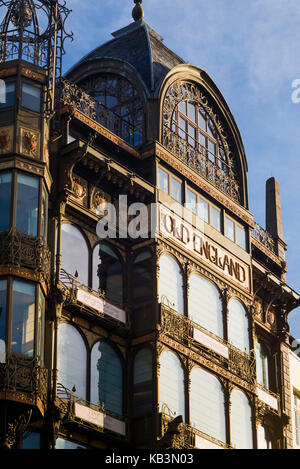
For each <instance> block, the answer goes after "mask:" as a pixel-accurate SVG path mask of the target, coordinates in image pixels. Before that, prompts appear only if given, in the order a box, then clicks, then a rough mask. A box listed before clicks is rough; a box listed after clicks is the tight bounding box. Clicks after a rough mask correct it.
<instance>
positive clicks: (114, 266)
mask: <svg viewBox="0 0 300 469" xmlns="http://www.w3.org/2000/svg"><path fill="white" fill-rule="evenodd" d="M99 288H100V290H102V291H104V292H105V296H106V298H107V300H108V301H112V302H113V303H118V304H119V305H122V303H123V269H122V264H121V262H120V259H119V257H118V255H117V254H116V253H115V251H113V250H112V249H111V248H110V247H109V246H107V245H106V244H97V245H96V246H95V248H94V251H93V290H96V291H97V290H98V289H99Z"/></svg>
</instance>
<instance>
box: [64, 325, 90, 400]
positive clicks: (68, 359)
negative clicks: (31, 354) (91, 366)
mask: <svg viewBox="0 0 300 469" xmlns="http://www.w3.org/2000/svg"><path fill="white" fill-rule="evenodd" d="M86 360H87V353H86V347H85V344H84V342H83V338H82V337H81V335H80V333H79V332H78V330H77V329H76V328H75V327H73V326H71V325H70V324H60V326H59V329H58V382H59V383H60V384H62V385H63V386H64V387H66V388H67V389H69V390H70V391H72V388H73V386H75V387H76V392H75V394H76V396H78V397H82V398H83V399H86Z"/></svg>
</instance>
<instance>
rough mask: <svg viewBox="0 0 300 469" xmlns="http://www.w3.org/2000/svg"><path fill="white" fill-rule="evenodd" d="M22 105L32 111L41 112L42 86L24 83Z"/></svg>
mask: <svg viewBox="0 0 300 469" xmlns="http://www.w3.org/2000/svg"><path fill="white" fill-rule="evenodd" d="M22 106H23V107H26V108H27V109H30V110H31V111H35V112H41V88H38V87H37V86H33V85H30V84H29V83H22Z"/></svg>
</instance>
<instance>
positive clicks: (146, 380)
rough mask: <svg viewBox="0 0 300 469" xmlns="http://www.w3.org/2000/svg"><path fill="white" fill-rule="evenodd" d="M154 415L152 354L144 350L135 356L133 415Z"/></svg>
mask: <svg viewBox="0 0 300 469" xmlns="http://www.w3.org/2000/svg"><path fill="white" fill-rule="evenodd" d="M151 413H152V352H151V351H150V350H149V349H146V348H145V349H142V350H139V352H138V353H137V354H136V356H135V360H134V371H133V415H134V416H135V417H137V416H139V415H147V414H151Z"/></svg>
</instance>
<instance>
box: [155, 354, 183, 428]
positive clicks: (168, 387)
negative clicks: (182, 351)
mask: <svg viewBox="0 0 300 469" xmlns="http://www.w3.org/2000/svg"><path fill="white" fill-rule="evenodd" d="M164 404H166V405H167V406H168V408H169V409H170V411H171V412H173V413H174V414H175V415H176V417H177V416H178V415H182V417H183V420H185V399H184V373H183V369H182V366H181V363H180V360H179V358H178V357H177V356H176V355H175V353H172V352H163V353H162V354H161V356H160V374H159V409H160V412H163V411H164Z"/></svg>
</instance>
